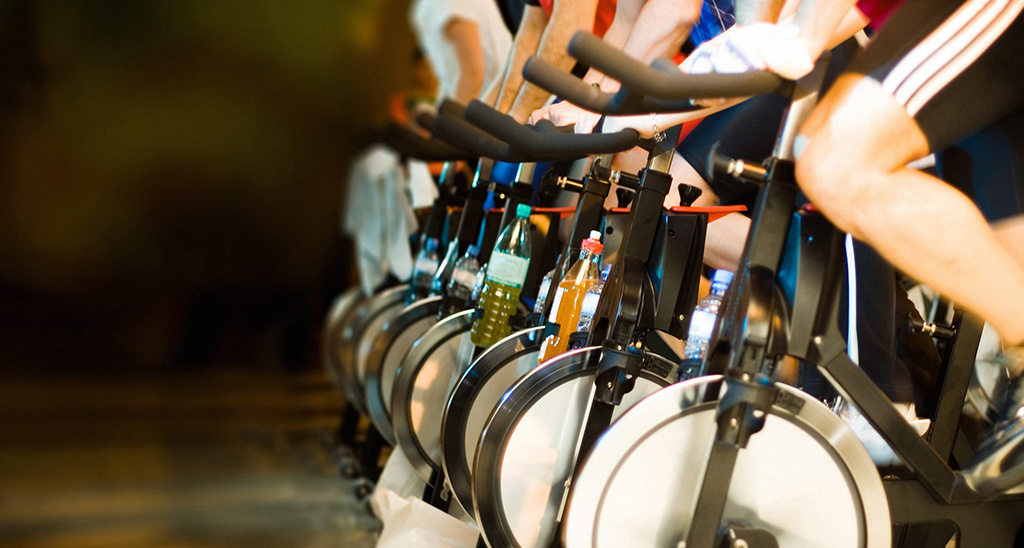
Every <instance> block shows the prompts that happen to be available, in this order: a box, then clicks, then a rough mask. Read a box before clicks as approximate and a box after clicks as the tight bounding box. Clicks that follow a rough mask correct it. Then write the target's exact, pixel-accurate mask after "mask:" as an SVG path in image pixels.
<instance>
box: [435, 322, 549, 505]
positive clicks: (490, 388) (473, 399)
mask: <svg viewBox="0 0 1024 548" xmlns="http://www.w3.org/2000/svg"><path fill="white" fill-rule="evenodd" d="M543 336H544V327H532V328H530V329H525V330H523V331H519V332H516V333H513V334H511V335H509V336H508V337H506V338H504V339H502V340H500V341H498V342H497V343H495V344H494V345H493V346H491V347H490V348H488V349H487V350H485V351H484V352H483V353H482V354H480V357H478V358H477V359H476V360H474V361H473V363H471V364H470V366H469V368H468V369H467V370H466V372H465V373H464V374H463V375H462V377H461V378H460V379H459V382H458V384H456V385H455V389H454V390H453V391H452V395H451V397H450V398H449V399H448V404H447V405H446V406H445V410H444V419H443V420H442V425H441V466H442V468H443V469H444V475H445V477H446V478H447V479H448V484H449V485H450V486H451V488H452V492H453V493H454V494H455V498H456V500H458V502H459V504H460V505H461V506H462V508H463V509H465V510H466V513H467V514H469V515H470V516H474V517H475V514H474V512H473V460H474V458H475V457H476V446H477V443H478V442H479V441H480V434H481V433H482V432H483V430H484V425H485V424H486V423H487V418H488V417H490V415H491V412H492V411H493V410H494V408H495V407H496V406H497V405H498V402H500V401H501V397H502V395H504V394H505V392H506V391H507V390H508V389H509V388H511V387H512V385H514V384H515V383H516V381H517V380H519V378H520V377H522V376H523V375H525V374H527V373H529V372H530V371H532V370H533V369H534V368H535V367H537V358H538V356H539V354H540V343H541V341H542V340H543Z"/></svg>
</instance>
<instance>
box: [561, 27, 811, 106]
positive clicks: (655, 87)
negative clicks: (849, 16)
mask: <svg viewBox="0 0 1024 548" xmlns="http://www.w3.org/2000/svg"><path fill="white" fill-rule="evenodd" d="M569 53H570V55H572V56H573V57H576V58H577V59H579V60H580V61H581V62H583V63H585V64H587V65H590V66H592V67H594V68H595V69H597V70H600V71H601V72H603V73H604V74H607V75H608V76H610V77H612V78H614V79H616V80H618V81H619V82H621V83H622V85H623V87H625V88H627V89H628V90H629V91H630V92H633V93H640V94H643V95H646V96H649V97H651V98H657V99H667V100H670V101H688V100H691V99H713V98H719V97H722V98H728V97H749V96H752V95H762V94H766V93H774V92H776V91H783V90H786V89H788V86H789V85H791V82H790V81H789V80H785V79H783V78H782V77H780V76H779V75H777V74H774V73H772V72H768V71H758V72H745V73H740V74H684V73H682V72H680V71H679V70H678V68H677V69H675V70H674V71H670V70H668V65H669V64H672V62H671V61H668V60H663V61H656V63H655V64H654V66H645V65H643V64H642V63H640V62H639V61H637V60H635V59H633V58H631V57H629V56H628V55H626V54H624V53H622V52H621V51H619V50H617V49H615V48H614V47H612V46H610V45H608V44H606V43H604V42H603V41H602V40H601V39H599V38H597V37H596V36H594V35H592V34H590V33H588V32H585V31H581V32H577V33H576V35H575V36H573V38H572V40H571V41H570V42H569ZM655 67H656V68H655Z"/></svg>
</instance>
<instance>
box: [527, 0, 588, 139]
mask: <svg viewBox="0 0 1024 548" xmlns="http://www.w3.org/2000/svg"><path fill="white" fill-rule="evenodd" d="M597 4H598V0H556V2H555V4H554V9H553V10H552V12H551V20H550V21H549V22H548V24H547V26H546V27H545V29H544V33H543V35H542V36H541V39H540V42H539V43H538V47H537V56H538V57H540V58H542V59H544V60H545V61H547V62H548V63H550V64H552V65H554V66H556V67H559V68H561V69H562V70H565V71H568V70H570V69H571V68H572V67H573V65H574V64H575V60H574V59H573V58H572V57H570V56H569V53H568V51H567V49H568V46H569V40H571V39H572V37H573V35H575V34H576V33H577V32H578V31H581V30H585V31H588V32H589V31H590V30H591V29H592V28H593V25H594V16H595V14H596V13H597ZM550 95H551V94H550V93H548V92H547V91H546V90H544V89H542V88H541V87H540V86H537V85H536V84H533V83H531V82H524V83H523V85H522V86H520V88H519V92H518V93H517V95H516V98H515V100H514V101H513V103H512V106H511V107H510V109H509V111H508V114H509V115H510V116H512V117H513V118H515V119H516V120H518V121H520V122H525V121H526V120H527V118H529V116H530V113H531V112H533V111H534V110H536V109H537V108H539V107H540V106H542V105H543V104H544V103H545V102H546V101H547V100H548V97H550Z"/></svg>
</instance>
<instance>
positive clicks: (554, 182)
mask: <svg viewBox="0 0 1024 548" xmlns="http://www.w3.org/2000/svg"><path fill="white" fill-rule="evenodd" d="M540 184H541V187H543V188H545V189H551V190H555V189H562V190H568V191H569V192H575V193H577V194H579V193H580V192H583V181H577V180H576V179H573V178H570V177H565V176H562V175H555V173H554V172H553V171H552V170H550V169H549V170H548V171H546V172H544V176H543V178H542V179H541V182H540Z"/></svg>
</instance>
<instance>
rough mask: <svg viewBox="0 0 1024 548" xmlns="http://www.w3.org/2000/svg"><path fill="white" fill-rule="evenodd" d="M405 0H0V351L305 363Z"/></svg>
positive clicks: (332, 281) (60, 361)
mask: <svg viewBox="0 0 1024 548" xmlns="http://www.w3.org/2000/svg"><path fill="white" fill-rule="evenodd" d="M406 7H407V1H406V0H289V1H286V2H284V1H280V0H71V1H67V2H41V1H27V0H0V367H2V368H13V369H38V368H74V369H79V370H82V369H87V368H97V369H103V368H195V367H203V366H205V364H208V363H211V362H214V361H216V362H222V363H223V362H231V363H233V364H238V365H246V366H247V365H250V364H251V365H253V366H254V367H266V366H268V365H270V366H277V365H281V366H283V367H287V368H296V369H297V368H305V367H313V366H315V362H316V358H315V355H316V352H315V348H316V344H317V336H318V329H319V327H320V321H321V319H322V317H323V313H324V309H325V307H326V305H327V303H329V301H330V299H331V298H332V297H333V296H334V294H336V293H337V292H338V291H340V290H341V289H342V288H344V287H345V286H347V285H348V284H349V283H351V281H352V276H353V272H352V269H351V266H350V261H349V259H348V257H349V248H350V245H349V244H348V243H347V242H345V241H344V240H343V239H342V238H341V237H340V236H339V235H338V229H337V227H338V223H339V213H340V211H341V204H342V201H343V200H344V195H345V192H346V188H345V184H344V182H345V173H346V169H347V165H348V163H349V162H350V160H351V158H352V156H353V154H354V153H355V152H356V151H357V150H358V149H359V148H360V147H361V146H363V145H365V144H366V137H365V135H366V132H367V130H369V129H371V128H373V127H376V126H378V125H379V124H381V123H382V122H383V120H384V119H385V118H386V103H387V97H388V96H389V95H390V94H391V93H392V92H394V91H395V90H399V89H403V88H407V87H408V86H410V83H411V76H410V73H409V56H410V52H411V51H412V49H413V39H412V36H411V33H410V31H409V30H408V28H407V23H406V17H405V11H406Z"/></svg>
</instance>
